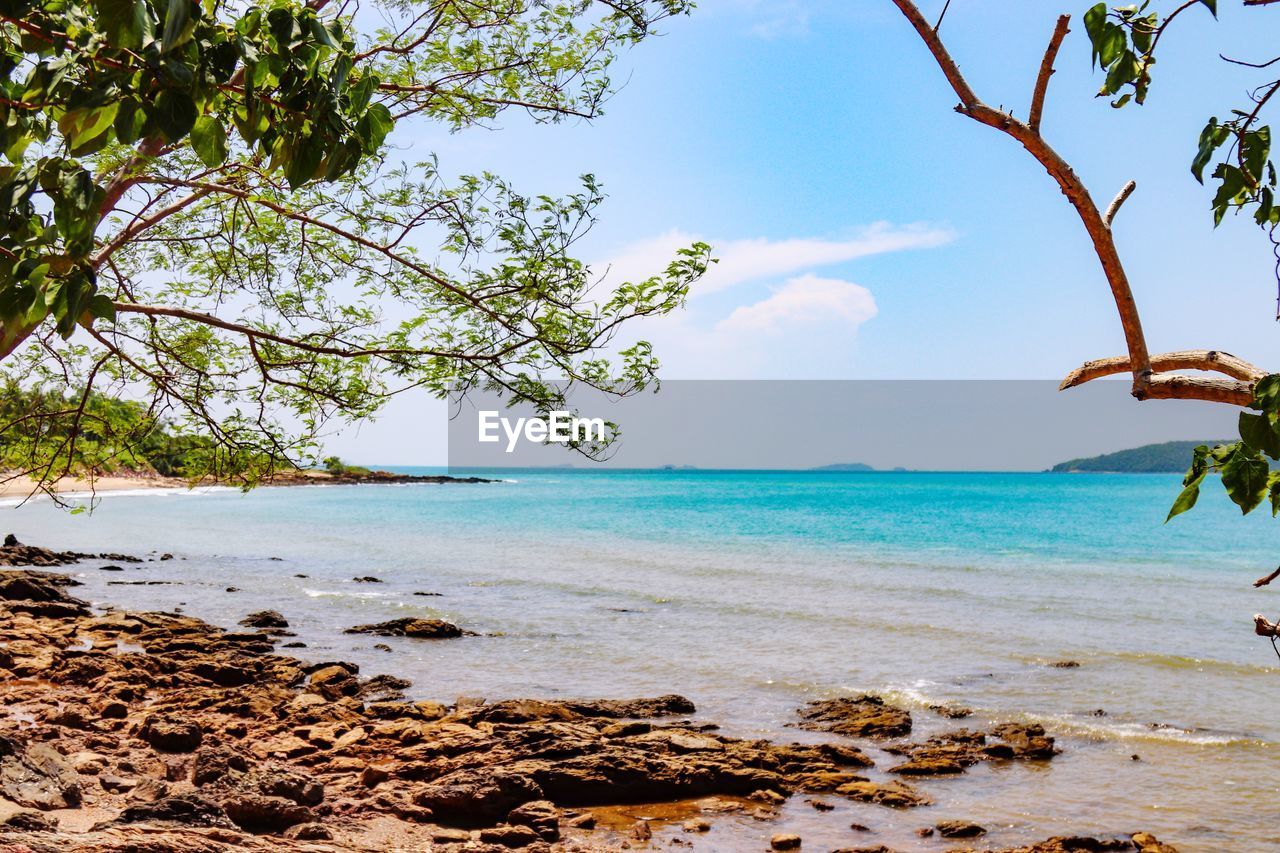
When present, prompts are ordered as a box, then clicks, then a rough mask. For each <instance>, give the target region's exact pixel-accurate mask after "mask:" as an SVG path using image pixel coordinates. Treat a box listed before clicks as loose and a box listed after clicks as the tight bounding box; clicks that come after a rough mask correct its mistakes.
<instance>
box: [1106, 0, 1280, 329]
mask: <svg viewBox="0 0 1280 853" xmlns="http://www.w3.org/2000/svg"><path fill="white" fill-rule="evenodd" d="M1196 6H1204V7H1205V8H1207V9H1208V10H1209V12H1210V13H1212V14H1213V15H1214V16H1215V17H1216V16H1217V14H1218V10H1217V2H1216V0H1198V2H1187V3H1181V4H1179V5H1178V6H1177V8H1176V9H1174V11H1173V12H1172V13H1170V14H1169V15H1167V16H1164V17H1161V15H1160V14H1159V13H1158V12H1154V11H1149V10H1150V7H1151V2H1150V0H1146V2H1143V3H1142V4H1141V5H1135V6H1117V7H1114V8H1109V7H1108V6H1107V4H1106V3H1098V4H1097V5H1095V6H1093V7H1092V8H1090V9H1089V11H1088V12H1086V13H1085V15H1084V22H1085V29H1086V30H1087V31H1088V34H1089V40H1090V42H1091V43H1092V44H1093V59H1094V62H1095V63H1096V64H1097V65H1098V66H1100V67H1101V68H1102V70H1103V71H1105V72H1106V80H1105V82H1104V83H1103V85H1102V89H1101V90H1100V91H1099V92H1098V94H1099V96H1108V97H1111V96H1116V97H1115V100H1114V101H1112V106H1114V107H1117V108H1119V107H1123V106H1125V105H1126V104H1128V103H1129V102H1130V101H1131V100H1132V101H1133V102H1134V103H1136V104H1142V103H1144V102H1145V101H1146V98H1147V93H1148V91H1149V88H1150V86H1151V81H1152V76H1151V72H1152V68H1153V66H1154V65H1155V62H1156V49H1157V47H1158V45H1159V43H1160V39H1161V37H1162V36H1163V35H1164V33H1165V32H1166V30H1167V28H1168V27H1169V25H1170V24H1171V23H1172V22H1173V20H1174V19H1176V18H1177V17H1179V16H1180V15H1181V14H1182V13H1183V12H1185V11H1187V10H1189V9H1191V8H1193V7H1196ZM1277 59H1280V57H1277V58H1276V59H1268V60H1267V61H1263V62H1243V61H1238V60H1227V61H1229V62H1235V63H1236V64H1238V65H1247V66H1251V67H1255V68H1259V69H1265V68H1267V67H1268V66H1270V65H1271V64H1272V63H1274V62H1276V61H1277ZM1277 90H1280V80H1272V81H1269V82H1266V83H1263V84H1261V85H1259V86H1257V87H1256V88H1255V89H1254V90H1253V91H1252V92H1251V93H1250V96H1249V97H1250V101H1251V103H1250V104H1249V105H1248V106H1247V108H1245V109H1232V110H1231V111H1230V115H1231V118H1227V119H1222V120H1219V119H1218V117H1217V116H1211V117H1210V118H1209V120H1208V121H1207V122H1206V123H1205V126H1204V129H1203V130H1202V131H1201V132H1200V137H1199V140H1198V142H1197V145H1196V153H1195V156H1194V158H1193V159H1192V161H1191V173H1192V175H1194V176H1195V179H1196V180H1197V181H1199V182H1200V183H1202V184H1203V183H1204V173H1205V170H1206V169H1208V168H1209V167H1210V166H1212V167H1213V168H1212V171H1211V172H1210V176H1211V177H1212V178H1213V179H1214V180H1215V181H1216V182H1217V184H1216V186H1217V189H1216V191H1215V193H1214V196H1213V200H1212V204H1211V207H1212V210H1213V222H1214V225H1218V224H1220V223H1221V222H1222V219H1223V217H1224V216H1226V214H1227V213H1228V212H1231V211H1235V212H1237V213H1238V212H1241V211H1245V210H1248V211H1250V212H1251V213H1252V215H1253V218H1254V221H1255V222H1256V223H1257V224H1258V225H1259V226H1261V227H1262V228H1263V229H1265V230H1266V231H1267V233H1268V235H1270V237H1271V240H1272V243H1273V245H1275V246H1276V247H1277V249H1278V250H1280V239H1278V238H1277V236H1276V226H1277V225H1280V207H1278V206H1277V205H1276V167H1275V163H1274V162H1273V161H1272V158H1271V126H1270V125H1268V124H1265V123H1263V120H1262V113H1263V108H1264V107H1265V106H1266V105H1267V102H1268V101H1270V100H1271V97H1272V96H1273V95H1274V94H1275V93H1276V91H1277ZM1278 304H1280V303H1278ZM1277 313H1278V317H1280V311H1278V312H1277Z"/></svg>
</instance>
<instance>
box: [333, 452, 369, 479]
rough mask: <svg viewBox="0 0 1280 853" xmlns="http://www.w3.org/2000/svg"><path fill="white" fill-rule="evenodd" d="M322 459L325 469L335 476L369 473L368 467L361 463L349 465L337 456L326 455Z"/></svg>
mask: <svg viewBox="0 0 1280 853" xmlns="http://www.w3.org/2000/svg"><path fill="white" fill-rule="evenodd" d="M322 461H323V463H324V470H326V471H328V472H329V473H330V474H332V475H334V476H335V477H344V476H357V477H359V476H361V475H364V474H368V473H369V469H368V468H362V467H360V466H359V465H348V464H347V463H345V462H343V461H342V460H341V459H340V458H338V457H337V456H326V457H325V458H324V459H323V460H322Z"/></svg>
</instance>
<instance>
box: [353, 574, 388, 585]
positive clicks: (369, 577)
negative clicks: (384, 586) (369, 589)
mask: <svg viewBox="0 0 1280 853" xmlns="http://www.w3.org/2000/svg"><path fill="white" fill-rule="evenodd" d="M352 580H353V581H355V582H356V583H382V581H380V580H378V579H377V578H375V577H373V576H372V575H365V576H364V577H361V578H352Z"/></svg>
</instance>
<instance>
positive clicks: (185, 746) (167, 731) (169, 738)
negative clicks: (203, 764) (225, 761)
mask: <svg viewBox="0 0 1280 853" xmlns="http://www.w3.org/2000/svg"><path fill="white" fill-rule="evenodd" d="M138 737H140V738H142V739H143V740H145V741H146V742H147V743H149V744H151V746H152V747H154V748H155V749H156V750H157V751H159V752H179V753H182V752H195V751H196V749H197V748H198V747H199V746H200V741H201V739H202V737H203V732H201V730H200V727H199V726H198V725H196V724H195V723H190V722H185V721H182V720H174V719H167V718H163V717H150V718H148V719H147V721H146V722H145V723H144V724H143V726H142V728H141V729H140V730H139V731H138Z"/></svg>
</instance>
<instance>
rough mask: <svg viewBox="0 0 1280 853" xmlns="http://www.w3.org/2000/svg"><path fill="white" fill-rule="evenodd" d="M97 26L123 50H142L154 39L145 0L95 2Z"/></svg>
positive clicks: (151, 22) (98, 0)
mask: <svg viewBox="0 0 1280 853" xmlns="http://www.w3.org/2000/svg"><path fill="white" fill-rule="evenodd" d="M96 5H97V7H98V26H99V27H101V28H102V30H103V32H105V33H106V34H107V39H108V40H109V41H110V42H111V43H113V44H115V45H117V46H119V47H122V48H124V49H125V50H142V48H143V47H145V46H146V45H147V43H149V42H150V41H151V40H152V39H153V38H154V37H155V22H154V21H153V20H152V18H151V13H150V12H149V11H148V9H147V4H146V2H145V0H96Z"/></svg>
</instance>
